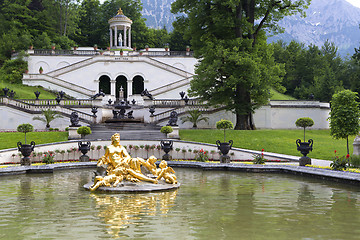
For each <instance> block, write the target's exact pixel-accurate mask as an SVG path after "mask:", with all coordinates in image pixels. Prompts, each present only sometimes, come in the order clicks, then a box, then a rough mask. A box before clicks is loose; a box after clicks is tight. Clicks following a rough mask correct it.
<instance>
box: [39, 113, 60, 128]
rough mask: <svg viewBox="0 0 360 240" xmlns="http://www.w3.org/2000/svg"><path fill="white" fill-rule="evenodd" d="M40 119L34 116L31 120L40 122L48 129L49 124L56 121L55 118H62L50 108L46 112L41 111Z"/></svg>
mask: <svg viewBox="0 0 360 240" xmlns="http://www.w3.org/2000/svg"><path fill="white" fill-rule="evenodd" d="M42 115H43V116H42V117H39V116H36V117H33V120H39V121H42V122H44V123H45V124H46V128H50V123H51V122H52V121H53V120H55V119H57V118H62V116H61V114H59V113H57V112H55V111H53V110H51V109H50V108H49V109H47V110H43V111H42Z"/></svg>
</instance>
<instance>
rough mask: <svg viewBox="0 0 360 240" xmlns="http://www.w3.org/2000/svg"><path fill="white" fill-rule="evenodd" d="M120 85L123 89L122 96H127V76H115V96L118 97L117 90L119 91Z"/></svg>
mask: <svg viewBox="0 0 360 240" xmlns="http://www.w3.org/2000/svg"><path fill="white" fill-rule="evenodd" d="M120 87H122V88H123V89H124V98H127V78H126V77H125V76H123V75H121V76H118V77H117V78H116V87H115V89H116V92H115V94H116V98H119V97H120V95H119V91H120Z"/></svg>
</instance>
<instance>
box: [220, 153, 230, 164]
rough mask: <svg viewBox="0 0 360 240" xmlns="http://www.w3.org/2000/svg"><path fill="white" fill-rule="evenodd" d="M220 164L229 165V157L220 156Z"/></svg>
mask: <svg viewBox="0 0 360 240" xmlns="http://www.w3.org/2000/svg"><path fill="white" fill-rule="evenodd" d="M220 163H230V156H228V155H222V156H220Z"/></svg>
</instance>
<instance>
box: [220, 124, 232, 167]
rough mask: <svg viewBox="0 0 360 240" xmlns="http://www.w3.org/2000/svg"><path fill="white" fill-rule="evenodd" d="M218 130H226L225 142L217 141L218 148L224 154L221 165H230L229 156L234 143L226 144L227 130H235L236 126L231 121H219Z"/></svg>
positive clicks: (221, 157)
mask: <svg viewBox="0 0 360 240" xmlns="http://www.w3.org/2000/svg"><path fill="white" fill-rule="evenodd" d="M216 128H217V129H224V142H220V140H217V141H216V145H217V147H218V149H219V150H220V151H221V153H222V154H223V155H222V156H220V162H221V163H229V162H230V157H229V156H228V155H227V154H228V153H229V151H230V149H231V147H232V145H233V141H232V140H230V141H229V142H226V132H225V130H226V129H232V128H234V125H233V123H232V122H231V121H229V120H224V119H221V120H220V121H218V122H217V123H216Z"/></svg>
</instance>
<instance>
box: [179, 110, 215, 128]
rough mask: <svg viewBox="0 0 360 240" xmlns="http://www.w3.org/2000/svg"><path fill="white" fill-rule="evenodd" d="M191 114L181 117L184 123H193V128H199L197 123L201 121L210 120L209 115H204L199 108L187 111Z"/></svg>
mask: <svg viewBox="0 0 360 240" xmlns="http://www.w3.org/2000/svg"><path fill="white" fill-rule="evenodd" d="M187 113H188V114H189V116H185V117H182V118H181V121H182V123H185V122H191V123H192V124H193V128H197V124H198V123H199V122H201V121H205V122H207V121H208V119H209V118H208V117H202V113H201V112H200V111H199V110H198V109H195V110H190V111H188V112H187Z"/></svg>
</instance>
